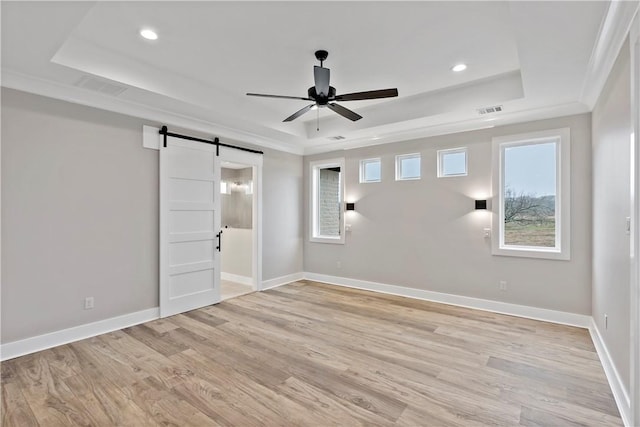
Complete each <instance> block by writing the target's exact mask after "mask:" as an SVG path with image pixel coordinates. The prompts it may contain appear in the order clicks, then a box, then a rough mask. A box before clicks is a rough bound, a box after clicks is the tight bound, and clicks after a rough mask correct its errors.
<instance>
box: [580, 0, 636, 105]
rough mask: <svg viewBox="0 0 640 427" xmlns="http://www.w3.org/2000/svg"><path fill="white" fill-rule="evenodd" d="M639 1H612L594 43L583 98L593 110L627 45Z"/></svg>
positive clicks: (581, 96) (582, 93) (581, 97)
mask: <svg viewBox="0 0 640 427" xmlns="http://www.w3.org/2000/svg"><path fill="white" fill-rule="evenodd" d="M639 7H640V2H639V1H612V2H611V3H609V9H608V10H607V15H606V16H605V18H604V20H603V21H602V25H601V26H600V31H599V33H598V37H597V39H596V42H595V44H594V45H593V51H592V52H591V58H590V59H589V65H588V67H587V73H586V77H585V80H584V83H583V85H582V92H581V94H580V100H581V101H582V102H583V103H585V104H586V105H587V106H588V107H589V110H593V107H594V106H595V105H596V102H597V101H598V98H599V97H600V92H602V89H603V88H604V85H605V83H606V82H607V78H608V77H609V73H610V72H611V69H612V68H613V64H614V63H615V62H616V58H617V57H618V54H619V53H620V49H621V48H622V45H623V44H624V42H625V40H626V38H627V34H629V29H630V28H631V23H632V22H633V18H634V16H635V14H636V13H637V12H638V8H639Z"/></svg>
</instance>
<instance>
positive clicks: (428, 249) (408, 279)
mask: <svg viewBox="0 0 640 427" xmlns="http://www.w3.org/2000/svg"><path fill="white" fill-rule="evenodd" d="M560 127H570V128H571V140H572V141H571V143H572V146H571V150H572V151H571V184H572V194H571V199H572V211H571V212H572V217H571V233H572V234H571V240H572V242H571V245H572V247H571V260H570V261H552V260H539V259H527V258H516V257H503V256H492V255H491V245H490V241H489V240H487V239H484V238H483V228H484V227H490V226H491V215H492V214H491V213H490V212H486V211H485V212H482V211H477V212H476V211H474V205H473V200H474V199H475V198H486V197H487V196H488V195H489V193H490V191H491V138H492V137H493V136H501V135H510V134H517V133H524V132H531V131H536V130H544V129H554V128H560ZM465 146H466V147H468V162H469V174H468V176H466V177H451V178H437V177H436V150H438V149H442V148H453V147H465ZM414 152H420V153H422V179H421V180H417V181H400V182H396V181H395V180H394V156H395V155H396V154H406V153H414ZM342 156H344V157H345V159H346V168H345V169H346V171H345V178H346V181H345V183H346V190H345V196H346V201H349V202H355V204H356V210H355V212H349V213H347V215H346V217H345V219H346V223H347V224H351V225H352V231H350V232H347V233H346V236H345V237H346V243H345V244H344V245H335V244H323V243H311V242H309V239H308V237H309V235H308V224H306V225H305V237H306V238H305V243H304V245H305V256H304V260H305V271H308V272H313V273H320V274H328V275H334V276H341V277H348V278H354V279H360V280H367V281H373V282H379V283H387V284H393V285H398V286H406V287H410V288H417V289H425V290H430V291H437V292H445V293H451V294H457V295H464V296H470V297H477V298H486V299H491V300H498V301H505V302H510V303H515V304H523V305H529V306H534V307H542V308H548V309H553V310H562V311H567V312H572V313H580V314H590V313H591V267H590V266H591V238H590V236H591V120H590V115H589V114H583V115H578V116H571V117H563V118H557V119H551V120H544V121H538V122H531V123H523V124H518V125H510V126H504V127H497V128H494V129H487V130H482V131H474V132H467V133H458V134H453V135H446V136H438V137H433V138H426V139H421V140H414V141H406V142H400V143H393V144H385V145H379V146H373V147H366V148H360V149H354V150H346V151H340V152H332V153H324V154H322V155H315V156H306V157H305V158H304V163H305V194H306V195H308V192H309V162H310V161H313V160H320V159H323V158H335V157H342ZM372 157H380V158H381V159H382V182H380V183H366V184H360V183H359V179H358V166H359V161H360V160H361V159H367V158H372ZM307 198H308V197H305V200H306V199H307ZM305 206H306V208H305V211H306V214H305V216H304V218H305V221H307V222H308V212H309V206H308V202H305ZM338 262H340V264H341V268H338ZM500 280H506V281H507V283H508V291H507V292H503V291H500V290H499V281H500Z"/></svg>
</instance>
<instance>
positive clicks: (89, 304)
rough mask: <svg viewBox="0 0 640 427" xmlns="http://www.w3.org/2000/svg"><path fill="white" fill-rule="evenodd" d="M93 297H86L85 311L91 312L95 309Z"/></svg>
mask: <svg viewBox="0 0 640 427" xmlns="http://www.w3.org/2000/svg"><path fill="white" fill-rule="evenodd" d="M93 302H94V301H93V297H86V298H85V299H84V309H85V310H91V309H92V308H93Z"/></svg>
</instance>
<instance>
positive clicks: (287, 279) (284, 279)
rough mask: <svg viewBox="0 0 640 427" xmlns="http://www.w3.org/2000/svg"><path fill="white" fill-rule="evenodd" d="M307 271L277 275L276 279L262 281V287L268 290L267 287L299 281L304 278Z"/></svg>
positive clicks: (271, 287) (263, 289) (261, 288)
mask: <svg viewBox="0 0 640 427" xmlns="http://www.w3.org/2000/svg"><path fill="white" fill-rule="evenodd" d="M304 276H305V273H303V272H299V273H293V274H287V275H286V276H280V277H276V278H274V279H269V280H265V281H264V282H262V286H261V287H260V290H261V291H266V290H267V289H273V288H277V287H278V286H283V285H288V284H289V283H293V282H297V281H299V280H303V279H304Z"/></svg>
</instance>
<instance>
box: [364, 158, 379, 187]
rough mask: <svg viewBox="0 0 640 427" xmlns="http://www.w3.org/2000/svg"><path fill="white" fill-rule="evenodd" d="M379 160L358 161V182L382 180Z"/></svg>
mask: <svg viewBox="0 0 640 427" xmlns="http://www.w3.org/2000/svg"><path fill="white" fill-rule="evenodd" d="M381 172H382V171H381V164H380V159H366V160H361V161H360V182H361V183H363V182H380V181H381V180H382V178H381V177H382V175H381Z"/></svg>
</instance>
